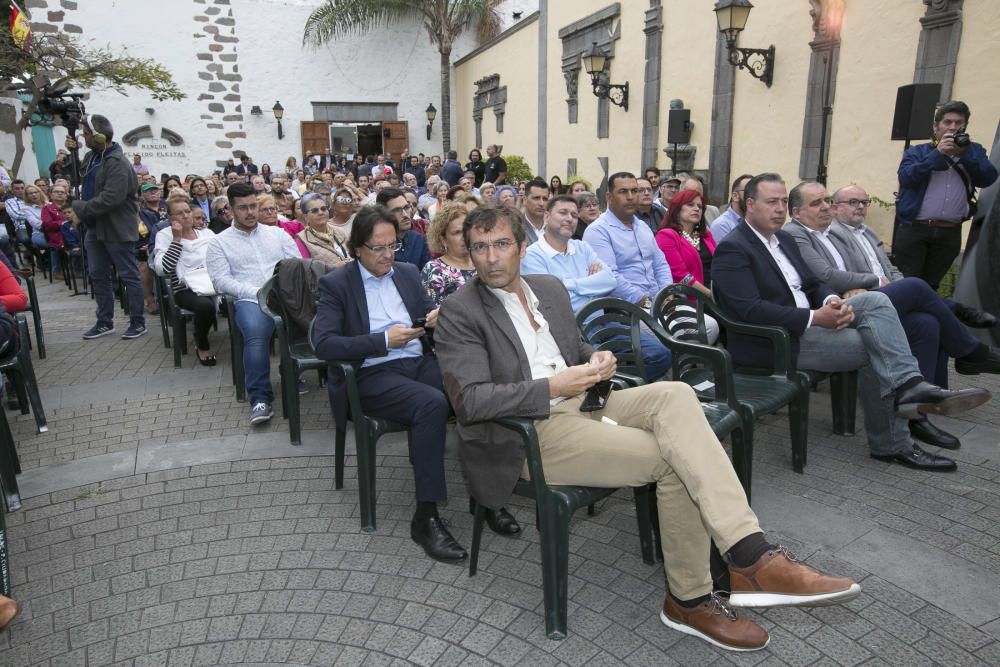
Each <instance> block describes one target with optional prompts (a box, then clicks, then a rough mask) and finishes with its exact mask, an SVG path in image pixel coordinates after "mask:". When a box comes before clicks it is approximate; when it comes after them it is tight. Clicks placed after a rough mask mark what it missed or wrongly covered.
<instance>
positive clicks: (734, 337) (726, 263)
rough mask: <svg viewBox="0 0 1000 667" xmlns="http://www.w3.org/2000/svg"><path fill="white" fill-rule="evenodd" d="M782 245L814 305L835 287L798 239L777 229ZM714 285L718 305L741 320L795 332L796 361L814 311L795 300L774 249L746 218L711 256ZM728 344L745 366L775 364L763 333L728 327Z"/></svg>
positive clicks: (736, 360) (810, 302) (793, 342)
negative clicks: (811, 264)
mask: <svg viewBox="0 0 1000 667" xmlns="http://www.w3.org/2000/svg"><path fill="white" fill-rule="evenodd" d="M775 237H776V238H777V239H778V243H779V244H780V246H781V250H782V251H783V252H784V253H785V256H787V257H788V259H789V261H790V262H791V263H792V266H794V267H795V270H796V271H798V273H799V277H800V278H801V279H802V291H803V292H804V293H805V295H806V296H807V297H808V298H809V304H810V306H811V307H812V308H813V309H816V308H819V307H821V306H822V305H823V300H824V299H826V298H827V297H828V296H830V295H831V294H835V292H834V291H833V290H832V289H830V288H829V287H828V286H827V285H826V283H824V282H822V281H820V279H819V278H817V277H816V275H815V274H814V273H813V272H812V271H810V270H809V267H808V265H806V263H805V261H804V260H803V259H802V255H801V254H800V253H799V249H798V247H797V246H796V245H795V239H794V238H792V236H791V235H790V234H788V232H785V231H778V232H776V233H775ZM712 289H713V292H714V294H715V299H716V301H717V302H718V304H719V305H720V306H721V307H722V308H723V309H725V310H727V311H729V312H730V313H731V314H733V315H734V316H735V317H736V319H738V320H741V321H743V322H749V323H751V324H772V325H773V324H776V325H778V326H781V327H784V328H785V329H787V330H788V331H789V333H790V334H791V336H792V363H793V364H794V363H795V359H796V358H797V357H798V353H799V337H800V336H801V335H802V334H803V333H805V330H806V327H807V325H808V323H809V310H807V309H805V308H799V307H797V306H796V305H795V297H794V296H793V295H792V290H791V289H790V288H789V287H788V283H786V282H785V277H784V275H783V274H782V273H781V268H779V267H778V263H777V262H775V261H774V258H773V257H772V256H771V252H770V251H769V250H768V249H767V248H766V247H765V246H764V244H763V243H762V242H761V240H760V239H759V238H757V235H756V234H754V233H753V231H752V230H751V229H750V226H749V225H748V224H746V223H740V224H738V225H737V226H736V227H735V228H734V229H733V231H731V232H730V233H729V234H727V235H726V237H725V238H724V239H723V240H722V242H720V243H719V245H718V247H717V248H716V249H715V255H714V256H713V257H712ZM726 349H728V350H729V353H730V354H731V355H732V357H733V360H734V361H735V362H736V364H737V365H740V366H755V367H772V366H773V365H774V354H773V351H772V348H771V343H770V342H769V341H767V340H765V339H763V338H758V337H754V336H747V335H745V334H737V333H733V332H729V334H728V339H727V344H726Z"/></svg>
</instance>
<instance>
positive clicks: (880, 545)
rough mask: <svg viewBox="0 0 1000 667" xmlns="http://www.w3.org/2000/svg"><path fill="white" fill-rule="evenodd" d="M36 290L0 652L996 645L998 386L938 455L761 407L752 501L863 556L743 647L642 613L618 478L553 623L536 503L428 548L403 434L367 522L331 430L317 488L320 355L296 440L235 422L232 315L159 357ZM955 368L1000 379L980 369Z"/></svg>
mask: <svg viewBox="0 0 1000 667" xmlns="http://www.w3.org/2000/svg"><path fill="white" fill-rule="evenodd" d="M40 300H41V303H42V307H43V310H44V313H45V331H46V340H47V344H48V352H49V358H48V359H46V360H44V361H36V371H37V374H38V377H39V380H40V383H41V385H42V387H43V390H44V394H43V396H44V401H45V405H46V410H47V415H48V419H49V428H50V431H49V433H46V434H43V435H37V434H36V433H35V429H34V422H33V420H32V418H31V416H30V415H29V416H22V415H18V416H16V418H15V417H14V414H13V413H10V412H9V413H8V414H9V415H11V419H12V427H13V428H14V430H15V433H16V438H17V441H18V448H19V451H20V455H21V459H22V463H23V468H24V474H23V475H21V477H20V480H21V488H22V492H23V494H24V496H25V498H24V502H23V507H22V508H21V509H20V510H18V511H15V512H12V513H10V514H8V515H7V526H8V539H9V546H10V558H11V576H12V580H13V590H14V595H15V596H16V597H17V599H18V600H20V602H21V603H22V604H23V611H22V614H21V616H20V617H19V618H18V619H17V620H15V622H14V623H13V624H12V625H11V628H10V630H9V631H7V632H6V633H4V634H3V635H0V665H39V666H41V665H51V666H52V667H54V666H56V665H74V666H76V665H80V666H82V665H112V664H113V665H135V666H139V665H143V666H145V665H170V666H174V665H270V664H285V665H332V664H351V665H356V664H417V665H467V664H479V663H490V664H524V665H532V666H534V665H550V664H552V665H554V664H574V665H576V664H628V665H672V664H676V665H702V664H720V663H721V664H730V663H735V664H737V665H758V664H759V665H771V664H774V665H780V664H788V665H814V664H840V665H858V664H871V665H874V664H892V665H908V666H909V665H930V664H947V665H997V664H1000V618H998V617H1000V521H998V520H1000V446H998V442H1000V396H998V397H997V398H995V399H994V400H993V401H991V402H990V403H988V404H986V405H985V406H982V407H981V408H979V409H977V410H975V411H973V412H971V413H969V414H967V415H964V416H963V418H962V419H943V418H942V419H940V420H938V422H939V423H940V424H941V425H942V426H945V427H946V428H948V429H949V430H951V431H952V432H954V433H956V434H957V435H960V436H961V437H962V440H963V447H962V449H961V450H960V451H959V452H957V458H958V459H959V461H960V467H959V471H958V472H957V473H954V474H939V475H931V474H925V473H919V472H915V471H911V470H907V469H904V468H902V467H899V466H892V465H888V464H883V463H879V462H876V461H873V460H872V459H870V458H869V457H868V456H867V451H866V446H865V444H864V438H863V437H862V436H860V435H859V436H855V437H836V436H832V435H830V432H831V418H830V410H829V399H828V395H827V394H826V393H825V390H824V391H822V392H820V393H816V394H814V402H813V407H812V410H811V413H812V414H811V422H810V429H811V431H810V434H811V439H810V449H809V465H808V467H807V469H806V473H805V474H803V475H798V474H795V473H794V472H792V470H791V465H790V445H789V438H788V430H787V420H786V417H785V415H778V416H776V417H773V418H769V419H767V420H765V421H763V422H762V423H761V424H760V425H759V428H758V430H757V439H756V456H755V474H754V495H753V505H754V508H755V509H756V510H757V512H758V514H759V515H760V517H761V521H762V524H763V525H764V526H765V527H767V528H768V529H769V530H770V531H773V532H771V535H770V536H771V537H772V538H773V539H775V540H780V541H781V542H783V543H785V544H788V545H789V546H791V547H792V548H793V549H794V550H795V551H796V553H798V554H799V555H800V556H801V557H802V558H805V559H806V560H807V561H808V562H810V563H812V564H814V565H816V566H820V567H823V568H826V569H828V570H830V571H832V572H834V573H838V574H847V575H850V576H853V577H856V578H857V579H859V580H861V582H862V586H863V588H864V593H863V594H862V596H861V597H860V598H858V599H856V600H855V601H853V602H851V603H850V604H848V605H846V606H840V607H831V608H825V609H815V610H801V609H784V610H771V611H766V612H763V613H761V614H755V613H752V612H751V616H753V618H754V619H755V620H757V621H758V622H759V623H761V624H762V625H763V626H764V627H766V628H767V629H768V630H769V631H770V633H771V637H772V641H771V645H770V646H769V647H768V649H766V650H764V651H760V652H757V653H751V654H730V653H726V652H723V651H719V650H716V649H714V648H712V647H710V646H708V645H707V644H705V643H703V642H700V641H698V640H696V639H693V638H690V637H684V636H682V635H680V634H678V633H676V632H673V631H671V630H668V629H667V628H665V627H663V626H662V625H661V624H660V621H659V619H658V618H657V612H658V609H659V606H660V604H661V603H662V600H663V596H664V578H663V571H662V569H661V568H660V567H658V566H648V565H645V564H643V562H642V560H641V558H640V557H639V545H638V540H637V539H636V530H635V520H634V511H633V509H632V507H631V502H630V499H629V495H628V494H625V493H619V494H616V495H615V496H612V498H610V499H609V500H608V501H607V502H605V503H604V504H603V505H601V506H600V507H599V508H598V511H597V514H596V516H594V517H587V516H586V515H585V513H580V516H578V517H576V520H575V521H574V523H573V525H572V529H571V530H572V532H571V543H570V550H571V556H570V589H569V637H568V638H567V639H566V640H564V641H561V642H554V641H550V640H548V639H546V638H545V636H544V622H543V618H542V612H541V610H542V592H541V570H540V567H539V560H540V555H539V549H538V535H537V532H536V531H535V530H534V528H533V527H532V523H533V520H532V519H533V507H532V506H531V505H530V504H528V503H520V502H516V503H515V505H514V507H513V511H514V513H515V515H516V516H517V517H518V518H519V519H520V521H521V522H522V524H523V525H525V527H526V528H525V531H524V533H523V534H522V536H521V537H520V538H518V539H506V538H500V537H497V536H494V535H492V534H490V533H489V531H486V535H485V536H484V544H483V552H482V554H481V563H480V573H479V574H478V575H477V576H476V577H471V578H470V577H469V576H468V575H467V571H466V570H464V569H463V568H460V567H456V566H449V565H443V564H437V563H432V562H430V561H428V560H427V559H426V558H425V557H424V556H423V554H422V553H421V552H420V551H419V549H418V548H417V547H416V546H415V545H414V544H413V543H412V542H411V541H410V539H409V535H408V520H409V516H410V513H411V507H412V497H413V495H412V476H411V473H410V468H409V464H408V462H407V458H406V451H405V440H404V439H402V438H400V437H399V436H398V435H397V436H395V437H389V438H386V439H385V442H384V444H380V464H379V467H378V481H377V488H378V492H379V496H378V530H377V532H375V533H371V534H366V533H362V532H361V531H360V529H359V524H358V502H357V485H356V478H355V461H354V459H353V457H352V456H351V455H350V454H351V452H350V451H349V456H348V461H347V464H348V470H347V474H346V484H345V488H344V489H342V490H340V491H337V490H334V488H333V479H332V478H333V463H332V457H331V456H329V455H328V454H329V453H330V452H331V450H332V441H331V437H330V415H329V408H328V405H327V401H326V394H325V391H324V390H317V388H316V380H315V378H314V377H311V378H309V382H310V384H311V386H312V391H311V392H310V393H309V394H307V395H306V396H304V397H303V399H304V401H303V413H304V421H305V427H306V429H308V430H307V431H306V437H305V442H304V444H303V445H302V446H301V447H299V448H293V447H291V446H290V445H289V443H288V438H287V426H286V423H285V422H284V421H283V420H282V419H280V418H277V419H275V420H274V421H273V422H272V423H271V424H270V425H268V426H266V427H264V428H262V429H254V430H253V431H251V429H250V428H249V427H248V426H247V425H246V417H247V415H246V412H247V406H246V404H244V403H237V402H236V401H235V399H234V395H233V390H232V386H231V382H230V370H229V367H228V364H227V363H226V360H227V359H228V349H227V348H226V346H225V344H224V340H225V338H226V336H225V330H226V323H225V321H222V322H221V323H220V328H221V331H220V332H219V333H215V334H213V341H214V342H219V343H220V347H219V349H218V352H219V358H220V361H222V363H221V364H220V366H218V367H216V368H214V369H206V368H201V367H199V366H197V363H196V362H195V360H194V357H193V356H192V355H189V356H187V357H185V367H184V368H183V369H181V370H179V371H175V370H174V369H173V362H172V354H171V352H170V350H168V349H166V348H164V347H163V343H162V339H161V338H160V337H159V335H158V334H159V332H158V330H154V327H152V326H151V332H150V335H148V336H145V337H143V338H141V339H139V340H134V341H122V340H120V339H118V338H117V337H106V338H103V339H100V340H97V341H91V342H83V341H81V340H80V339H79V336H80V333H81V332H82V331H83V330H84V329H85V328H87V327H88V326H89V325H90V324H92V316H93V310H92V307H93V304H92V302H91V301H90V300H89V299H88V298H87V297H83V296H79V297H74V298H70V297H68V296H66V293H65V291H64V290H62V289H61V288H58V286H49V285H48V284H44V285H40ZM150 324H151V325H153V324H155V319H153V318H150ZM122 326H123V325H122V323H121V322H119V328H122ZM953 384H954V385H955V386H972V385H977V384H978V385H979V386H985V387H987V388H990V389H992V390H993V391H994V393H997V394H1000V383H998V382H997V381H996V380H995V379H994V378H992V377H990V378H982V377H972V378H966V377H960V376H955V377H954V378H953ZM858 423H859V427H860V423H861V420H860V415H859V422H858ZM350 440H351V438H350V436H349V442H350ZM349 447H350V445H349ZM448 452H449V454H448V458H447V460H446V464H447V468H448V482H449V489H450V493H451V497H452V502H451V503H450V505H449V506H448V507H446V508H444V509H443V511H442V514H443V515H444V516H445V518H446V519H447V520H448V521H450V522H451V525H452V526H453V528H454V532H455V534H456V536H457V537H458V539H459V540H460V541H461V542H463V543H464V544H466V545H468V544H469V543H470V539H471V518H470V516H469V515H468V513H467V512H466V511H465V510H466V503H465V498H466V491H465V487H464V485H463V482H462V479H461V474H460V471H459V469H458V461H457V459H456V457H455V443H454V441H453V439H452V440H449V444H448Z"/></svg>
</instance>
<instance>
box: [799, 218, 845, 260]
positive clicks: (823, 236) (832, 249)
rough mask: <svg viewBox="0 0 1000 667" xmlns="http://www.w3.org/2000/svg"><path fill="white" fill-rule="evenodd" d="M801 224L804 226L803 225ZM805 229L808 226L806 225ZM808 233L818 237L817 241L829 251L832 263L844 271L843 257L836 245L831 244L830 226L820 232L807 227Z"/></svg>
mask: <svg viewBox="0 0 1000 667" xmlns="http://www.w3.org/2000/svg"><path fill="white" fill-rule="evenodd" d="M802 226H803V227H805V225H802ZM806 229H809V228H808V227H806ZM809 233H810V234H813V235H814V236H816V238H818V239H819V242H820V243H822V244H823V247H824V248H826V250H827V252H829V253H830V256H831V257H833V263H834V264H836V265H837V268H838V269H840V270H841V271H846V270H847V265H846V264H844V257H843V256H842V255H841V254H840V251H839V250H837V246H835V245H833V241H831V240H830V228H829V227H827V228H826V229H824V230H823V231H821V232H818V231H816V230H815V229H809Z"/></svg>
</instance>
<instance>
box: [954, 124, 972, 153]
mask: <svg viewBox="0 0 1000 667" xmlns="http://www.w3.org/2000/svg"><path fill="white" fill-rule="evenodd" d="M951 140H952V141H954V142H955V145H956V146H958V147H959V148H965V147H966V146H968V145H969V144H971V143H972V139H970V138H969V133H968V132H966V131H965V128H964V127H963V128H962V129H961V130H959V131H958V132H956V133H955V134H953V135H951Z"/></svg>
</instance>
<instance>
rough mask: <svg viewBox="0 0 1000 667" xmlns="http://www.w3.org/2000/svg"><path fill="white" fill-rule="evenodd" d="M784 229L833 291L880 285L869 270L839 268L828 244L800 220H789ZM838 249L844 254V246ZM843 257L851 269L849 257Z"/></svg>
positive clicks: (803, 256) (808, 262)
mask: <svg viewBox="0 0 1000 667" xmlns="http://www.w3.org/2000/svg"><path fill="white" fill-rule="evenodd" d="M784 230H785V231H786V232H788V233H789V234H790V235H791V236H792V238H794V239H795V245H797V246H798V248H799V252H800V253H802V259H804V260H805V262H806V264H807V265H808V266H809V268H810V269H812V271H813V272H814V273H815V274H816V275H817V276H818V277H819V279H820V280H822V281H823V282H825V283H826V284H827V285H829V287H830V289H832V290H833V291H835V292H837V293H839V294H843V293H844V292H846V291H848V290H852V289H874V288H876V287H878V278H877V277H875V274H873V273H870V272H868V271H865V272H856V271H850V270H847V271H841V270H840V269H838V268H837V262H836V260H834V258H833V255H831V254H830V251H829V250H827V248H826V246H825V245H823V242H822V241H820V240H819V239H818V238H816V235H815V234H813V233H812V232H811V231H809V229H808V228H807V227H806V226H805V225H803V224H802V223H801V222H799V221H798V220H796V219H794V218H792V219H791V220H789V221H788V222H787V223H785V227H784ZM831 236H832V234H831ZM848 240H850V239H848ZM834 245H837V244H836V242H834ZM837 249H838V250H839V251H840V254H841V255H843V254H844V250H843V248H842V247H840V246H839V245H838V246H837ZM843 259H844V264H845V266H847V268H848V269H850V264H848V262H847V258H846V257H845V258H843Z"/></svg>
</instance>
